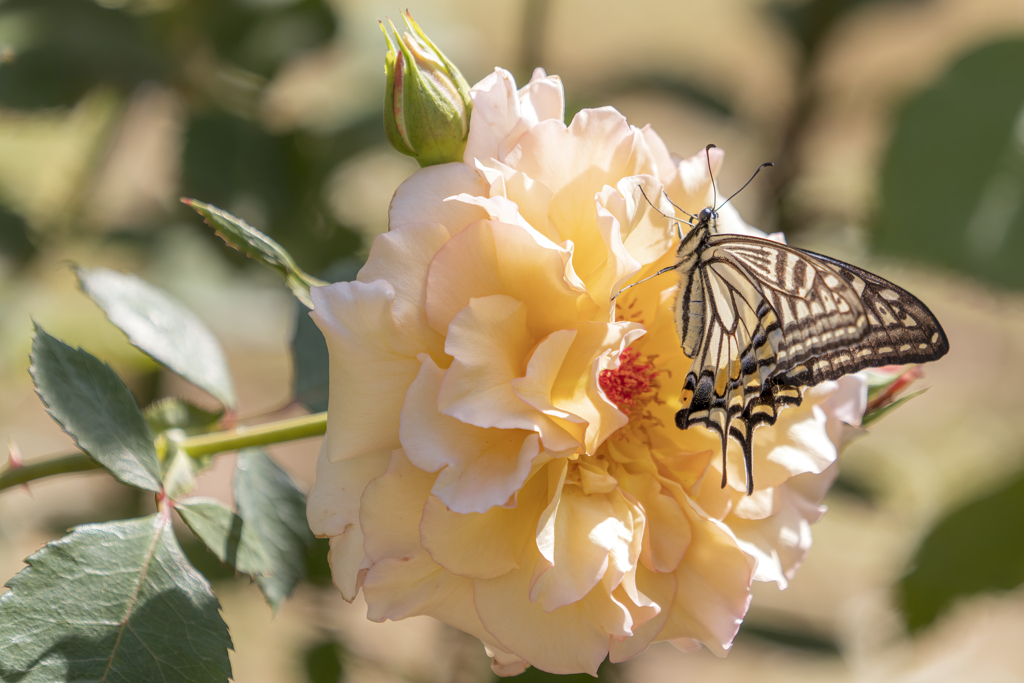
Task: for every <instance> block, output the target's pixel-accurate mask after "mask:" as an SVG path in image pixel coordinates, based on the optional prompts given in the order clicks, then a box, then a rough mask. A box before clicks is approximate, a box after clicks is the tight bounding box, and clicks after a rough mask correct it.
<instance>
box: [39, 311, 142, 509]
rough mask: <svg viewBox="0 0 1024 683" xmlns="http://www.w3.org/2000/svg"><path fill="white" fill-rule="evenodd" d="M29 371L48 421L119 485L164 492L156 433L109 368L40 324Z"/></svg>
mask: <svg viewBox="0 0 1024 683" xmlns="http://www.w3.org/2000/svg"><path fill="white" fill-rule="evenodd" d="M29 372H30V373H31V374H32V379H33V381H34V382H35V385H36V392H37V393H38V394H39V398H41V399H42V401H43V404H44V405H45V406H46V411H47V412H48V413H49V414H50V417H52V418H53V419H54V420H55V421H56V422H57V424H59V425H60V426H61V428H63V429H64V431H65V432H67V433H68V434H69V435H70V436H71V437H72V438H74V440H75V443H77V444H78V446H79V447H80V448H81V449H82V450H83V451H85V452H86V453H88V454H89V456H91V457H92V459H93V460H95V461H96V462H98V463H99V464H101V465H103V466H104V467H105V468H107V470H109V471H110V473H111V474H113V475H114V477H116V478H117V479H118V480H119V481H121V482H124V483H125V484H130V485H131V486H137V487H139V488H142V489H147V490H149V491H159V490H160V488H161V486H160V464H159V461H158V460H157V454H156V448H155V447H154V445H153V434H152V432H150V430H149V427H148V426H147V425H146V419H145V418H144V417H143V416H142V411H140V410H139V406H138V405H137V404H136V403H135V399H134V398H133V397H132V394H131V392H130V391H129V390H128V387H126V386H125V384H124V382H122V381H121V378H120V377H118V376H117V374H116V373H115V372H114V371H113V370H111V369H110V366H109V365H107V364H106V363H103V362H102V361H100V360H99V359H98V358H96V357H95V356H93V355H91V354H89V353H87V352H85V351H83V350H81V349H74V348H72V347H70V346H68V345H67V344H65V343H63V342H61V341H59V340H58V339H55V338H53V337H51V336H50V335H48V334H47V333H46V332H45V331H44V330H43V328H41V327H39V325H36V327H35V339H34V340H33V342H32V365H31V367H30V368H29Z"/></svg>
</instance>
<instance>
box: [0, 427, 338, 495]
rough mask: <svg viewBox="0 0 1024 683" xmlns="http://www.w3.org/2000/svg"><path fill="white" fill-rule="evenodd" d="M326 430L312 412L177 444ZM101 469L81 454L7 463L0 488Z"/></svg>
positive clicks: (231, 442) (194, 449)
mask: <svg viewBox="0 0 1024 683" xmlns="http://www.w3.org/2000/svg"><path fill="white" fill-rule="evenodd" d="M326 431H327V413H315V414H313V415H303V416H301V417H293V418H289V419H287V420H278V421H277V422H268V423H266V424H261V425H254V426H251V427H246V426H242V427H235V428H234V429H229V430H227V431H223V432H212V433H210V434H199V435H197V436H190V437H187V438H185V439H182V440H181V441H179V442H178V446H179V448H182V449H184V450H185V452H186V453H188V454H189V455H190V456H192V457H193V458H198V457H201V456H204V455H213V454H214V453H223V452H225V451H237V450H238V449H240V448H249V447H251V446H267V445H269V444H273V443H281V442H283V441H296V440H298V439H307V438H309V437H312V436H321V435H323V434H324V433H325V432H326ZM101 468H102V466H101V465H100V464H99V463H97V462H96V461H95V460H93V459H92V458H90V457H89V456H88V455H86V454H85V453H72V454H70V455H62V456H58V457H56V458H50V459H49V460H43V461H40V462H31V463H28V464H26V465H19V466H18V467H11V466H10V465H7V466H6V467H0V491H2V490H4V489H6V488H10V487H12V486H18V485H19V484H27V483H28V482H30V481H33V480H35V479H42V478H43V477H49V476H52V475H54V474H68V473H70V472H87V471H89V470H95V469H101Z"/></svg>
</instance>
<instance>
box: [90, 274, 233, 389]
mask: <svg viewBox="0 0 1024 683" xmlns="http://www.w3.org/2000/svg"><path fill="white" fill-rule="evenodd" d="M75 275H77V276H78V282H79V286H80V287H81V288H82V291H83V292H85V293H86V294H87V295H88V296H89V298H90V299H92V300H93V301H95V302H96V304H97V305H98V306H99V307H100V308H101V309H103V312H104V313H105V314H106V315H107V318H109V319H110V322H112V323H114V325H116V326H117V327H119V328H120V329H121V331H122V332H124V333H125V334H126V335H127V336H128V341H129V342H131V343H132V345H133V346H135V347H137V348H139V349H140V350H141V351H143V352H144V353H146V354H148V355H149V356H152V358H153V359H154V360H156V361H157V362H158V363H161V364H163V365H165V366H167V367H168V368H170V369H171V370H173V371H174V372H176V373H178V374H179V375H181V376H182V377H184V378H185V379H186V380H188V381H189V382H191V383H192V384H195V385H196V386H197V387H199V388H201V389H203V390H204V391H206V392H208V393H209V394H210V395H211V396H213V397H214V398H216V399H217V400H218V401H220V402H221V403H223V404H224V405H225V406H228V407H229V408H231V407H234V406H235V404H236V403H237V402H238V399H237V398H236V396H235V387H234V384H233V383H232V381H231V373H230V371H229V370H228V364H227V359H226V358H225V355H224V349H223V348H221V345H220V342H219V341H217V338H216V337H215V336H214V335H213V333H212V332H211V331H210V329H209V328H208V327H207V326H206V325H205V324H204V323H203V321H202V320H200V319H199V318H198V317H196V315H195V314H194V313H193V312H192V311H190V310H188V309H187V308H186V307H185V305H184V304H182V303H181V302H180V301H177V300H176V299H174V298H172V297H171V296H170V295H169V294H167V293H166V292H164V291H163V290H161V289H159V288H157V287H154V286H153V285H151V284H149V283H148V282H146V281H144V280H141V279H139V278H137V277H135V276H134V275H127V274H125V273H119V272H117V271H114V270H108V269H107V268H83V267H81V266H76V267H75Z"/></svg>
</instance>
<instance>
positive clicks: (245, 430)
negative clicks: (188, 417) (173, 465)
mask: <svg viewBox="0 0 1024 683" xmlns="http://www.w3.org/2000/svg"><path fill="white" fill-rule="evenodd" d="M326 431H327V413H314V414H313V415H303V416H301V417H293V418H290V419H287V420H278V421H277V422H268V423H266V424H261V425H255V426H252V427H235V428H234V429H229V430H228V431H226V432H212V433H210V434H199V435H197V436H190V437H188V438H186V439H183V440H181V441H180V442H179V444H178V445H179V447H180V448H184V449H185V452H186V453H188V454H189V455H191V456H192V457H193V458H198V457H200V456H203V455H212V454H213V453H221V452H223V451H237V450H238V449H239V448H249V447H250V446H266V445H267V444H272V443H281V442H282V441H295V440H297V439H307V438H309V437H311V436H322V435H323V434H324V432H326Z"/></svg>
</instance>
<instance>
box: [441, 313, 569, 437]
mask: <svg viewBox="0 0 1024 683" xmlns="http://www.w3.org/2000/svg"><path fill="white" fill-rule="evenodd" d="M449 327H450V329H449V335H448V343H447V345H446V346H445V351H447V352H448V353H449V354H450V355H451V356H452V357H453V358H454V359H455V360H454V361H453V362H452V365H451V367H450V368H448V370H447V371H446V372H445V374H444V378H443V379H442V380H441V388H440V390H439V392H438V397H437V407H438V409H440V411H441V412H442V413H444V414H445V415H449V416H451V417H454V418H458V419H459V420H461V421H462V422H466V423H469V424H472V425H476V426H477V427H495V428H498V429H527V430H530V431H535V432H538V433H539V434H540V436H541V440H542V441H543V443H544V446H545V448H546V449H548V450H553V451H561V450H567V449H570V448H574V447H575V446H576V445H578V442H576V441H575V439H573V438H572V437H571V436H570V435H569V434H568V433H566V432H565V430H563V429H562V428H561V427H559V426H558V425H557V424H556V423H555V422H554V421H553V420H552V419H551V418H550V417H548V416H547V415H544V414H543V413H542V412H540V411H539V410H537V409H535V408H533V407H531V406H530V405H528V404H527V403H525V402H524V401H522V400H520V399H519V398H518V397H517V396H516V395H515V392H514V391H513V390H512V386H511V384H510V382H511V381H512V380H513V379H515V378H516V377H519V375H520V373H521V370H520V368H521V363H522V359H523V358H525V357H526V353H527V351H529V350H530V347H532V346H533V340H532V337H531V336H530V335H529V332H528V331H527V329H526V307H525V306H524V304H522V303H521V302H519V301H516V300H515V299H513V298H511V297H508V296H503V295H495V296H488V297H483V298H481V299H472V300H471V301H470V302H469V305H468V306H466V308H464V309H463V310H462V311H461V312H460V313H459V314H458V315H456V316H455V318H454V319H453V320H452V323H451V325H450V326H449Z"/></svg>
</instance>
